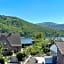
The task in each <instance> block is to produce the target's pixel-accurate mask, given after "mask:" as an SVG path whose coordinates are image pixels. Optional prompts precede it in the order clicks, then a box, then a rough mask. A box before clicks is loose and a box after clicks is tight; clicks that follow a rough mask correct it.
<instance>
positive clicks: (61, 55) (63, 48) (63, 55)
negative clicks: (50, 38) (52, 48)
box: [55, 42, 64, 64]
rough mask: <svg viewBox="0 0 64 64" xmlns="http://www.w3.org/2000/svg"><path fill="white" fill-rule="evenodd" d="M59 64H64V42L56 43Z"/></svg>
mask: <svg viewBox="0 0 64 64" xmlns="http://www.w3.org/2000/svg"><path fill="white" fill-rule="evenodd" d="M55 44H56V46H57V64H64V42H56V43H55Z"/></svg>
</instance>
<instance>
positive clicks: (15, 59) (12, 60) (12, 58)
mask: <svg viewBox="0 0 64 64" xmlns="http://www.w3.org/2000/svg"><path fill="white" fill-rule="evenodd" d="M10 62H18V59H17V58H16V57H15V56H12V57H10Z"/></svg>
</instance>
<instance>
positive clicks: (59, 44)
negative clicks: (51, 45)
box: [55, 42, 64, 55]
mask: <svg viewBox="0 0 64 64" xmlns="http://www.w3.org/2000/svg"><path fill="white" fill-rule="evenodd" d="M55 44H56V46H57V48H58V49H59V51H60V52H61V54H62V55H64V42H56V43H55Z"/></svg>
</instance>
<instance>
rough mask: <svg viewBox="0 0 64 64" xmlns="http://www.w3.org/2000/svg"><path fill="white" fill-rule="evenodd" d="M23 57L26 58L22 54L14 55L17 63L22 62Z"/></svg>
mask: <svg viewBox="0 0 64 64" xmlns="http://www.w3.org/2000/svg"><path fill="white" fill-rule="evenodd" d="M25 56H26V55H25V54H23V53H18V54H17V55H16V57H17V59H18V61H22V60H23V59H24V58H25Z"/></svg>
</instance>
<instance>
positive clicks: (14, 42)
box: [7, 34, 21, 46]
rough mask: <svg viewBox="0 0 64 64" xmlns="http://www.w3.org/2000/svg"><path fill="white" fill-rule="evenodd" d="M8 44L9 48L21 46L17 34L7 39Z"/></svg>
mask: <svg viewBox="0 0 64 64" xmlns="http://www.w3.org/2000/svg"><path fill="white" fill-rule="evenodd" d="M7 40H8V42H9V43H10V45H11V46H21V40H20V35H19V34H11V35H10V36H8V37H7Z"/></svg>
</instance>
